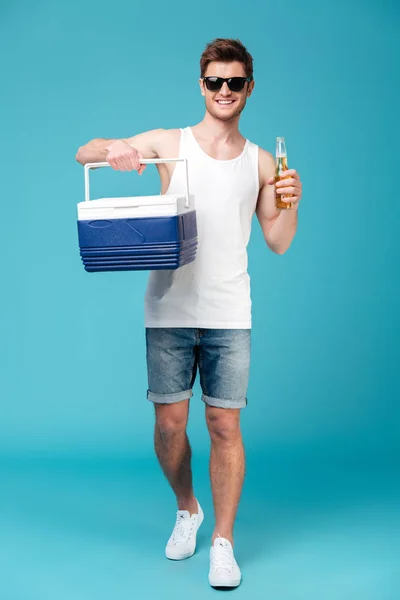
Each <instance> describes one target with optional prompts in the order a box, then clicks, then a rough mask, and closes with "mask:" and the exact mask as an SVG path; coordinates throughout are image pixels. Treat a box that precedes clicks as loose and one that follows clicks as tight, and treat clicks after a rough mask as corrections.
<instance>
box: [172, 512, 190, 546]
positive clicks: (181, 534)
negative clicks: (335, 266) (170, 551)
mask: <svg viewBox="0 0 400 600" xmlns="http://www.w3.org/2000/svg"><path fill="white" fill-rule="evenodd" d="M193 527H194V519H193V515H192V517H187V516H185V515H183V514H182V513H181V512H180V511H179V510H178V513H177V517H176V523H175V527H174V531H173V534H172V541H173V543H174V544H179V543H186V542H188V541H189V539H190V538H191V536H192V533H193Z"/></svg>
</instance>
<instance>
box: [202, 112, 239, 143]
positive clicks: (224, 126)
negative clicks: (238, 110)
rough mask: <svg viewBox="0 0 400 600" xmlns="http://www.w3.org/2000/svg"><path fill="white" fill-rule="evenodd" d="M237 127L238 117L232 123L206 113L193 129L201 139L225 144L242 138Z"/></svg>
mask: <svg viewBox="0 0 400 600" xmlns="http://www.w3.org/2000/svg"><path fill="white" fill-rule="evenodd" d="M238 126H239V117H237V118H236V119H233V120H232V121H221V120H220V119H215V118H214V117H213V116H212V115H211V114H210V113H209V112H206V114H205V116H204V119H203V120H202V121H201V122H200V123H199V124H198V125H195V127H194V129H195V131H196V132H197V133H199V134H200V135H201V137H203V138H207V139H208V140H210V141H215V142H221V143H224V144H226V143H233V142H235V141H236V140H239V139H241V138H242V135H241V134H240V132H239V128H238Z"/></svg>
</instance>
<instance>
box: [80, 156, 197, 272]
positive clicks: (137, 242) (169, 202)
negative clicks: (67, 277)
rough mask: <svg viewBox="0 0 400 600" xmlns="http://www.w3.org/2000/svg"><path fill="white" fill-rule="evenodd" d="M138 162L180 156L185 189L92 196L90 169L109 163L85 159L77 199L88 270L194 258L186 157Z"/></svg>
mask: <svg viewBox="0 0 400 600" xmlns="http://www.w3.org/2000/svg"><path fill="white" fill-rule="evenodd" d="M140 162H141V163H142V164H156V163H166V162H177V163H178V162H183V163H184V165H183V166H184V169H185V176H186V190H185V193H184V194H182V195H181V196H178V195H174V194H164V195H162V194H159V195H156V196H137V197H123V198H99V199H98V200H90V190H89V171H90V169H98V168H99V167H109V166H110V165H109V164H108V163H107V162H105V163H88V164H87V165H85V201H84V202H79V203H78V237H79V247H80V254H81V258H82V262H83V265H84V268H85V270H86V271H89V272H96V271H143V270H155V269H178V268H179V267H181V266H182V265H186V264H189V263H191V262H193V261H194V260H195V258H196V253H197V223H196V211H195V207H194V200H193V198H192V197H191V196H190V195H189V182H188V165H187V159H185V158H166V159H161V158H156V159H144V160H141V161H140Z"/></svg>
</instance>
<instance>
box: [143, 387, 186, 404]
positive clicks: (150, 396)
mask: <svg viewBox="0 0 400 600" xmlns="http://www.w3.org/2000/svg"><path fill="white" fill-rule="evenodd" d="M192 396H193V392H192V390H186V391H185V392H177V393H176V394H154V393H153V392H150V390H147V400H150V402H156V403H157V404H173V403H174V402H182V401H183V400H188V399H189V398H191V397H192Z"/></svg>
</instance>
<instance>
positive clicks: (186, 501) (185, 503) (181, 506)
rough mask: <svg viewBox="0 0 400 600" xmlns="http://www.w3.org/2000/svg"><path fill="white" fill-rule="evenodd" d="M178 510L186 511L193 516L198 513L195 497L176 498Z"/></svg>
mask: <svg viewBox="0 0 400 600" xmlns="http://www.w3.org/2000/svg"><path fill="white" fill-rule="evenodd" d="M177 501H178V510H188V511H189V512H190V515H194V514H196V513H197V512H198V506H197V500H196V498H195V496H193V495H192V496H189V497H186V498H178V499H177Z"/></svg>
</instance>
